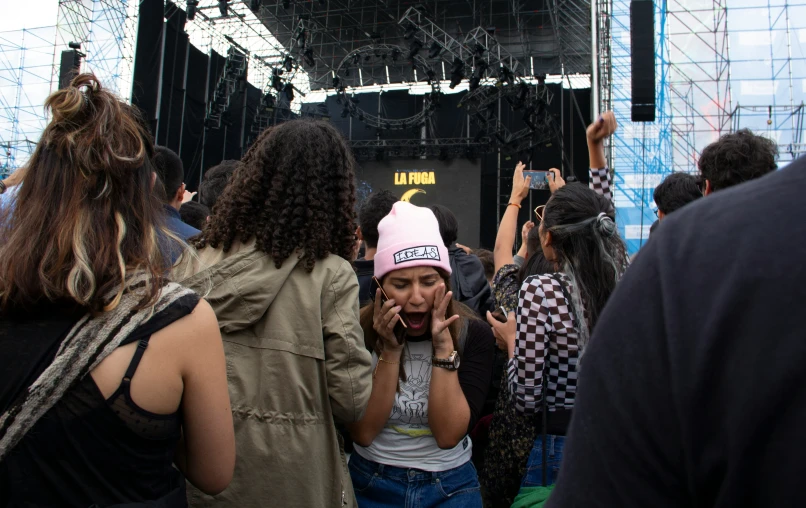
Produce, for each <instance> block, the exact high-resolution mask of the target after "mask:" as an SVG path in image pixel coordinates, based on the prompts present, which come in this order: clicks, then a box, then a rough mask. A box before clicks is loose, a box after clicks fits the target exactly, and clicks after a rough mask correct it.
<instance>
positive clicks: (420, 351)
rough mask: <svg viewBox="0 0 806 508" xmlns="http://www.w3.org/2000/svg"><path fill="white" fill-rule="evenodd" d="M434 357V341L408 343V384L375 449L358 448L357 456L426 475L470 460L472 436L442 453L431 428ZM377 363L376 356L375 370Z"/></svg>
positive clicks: (405, 362)
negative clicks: (423, 472) (429, 403)
mask: <svg viewBox="0 0 806 508" xmlns="http://www.w3.org/2000/svg"><path fill="white" fill-rule="evenodd" d="M431 355H432V346H431V341H430V340H424V341H421V342H407V343H406V350H405V354H404V355H403V357H402V358H403V367H404V368H405V370H406V381H405V382H403V381H401V382H400V391H399V392H398V393H397V394H396V395H395V403H394V405H393V406H392V414H391V415H390V416H389V421H387V422H386V426H385V427H384V428H383V430H381V432H380V434H378V436H377V437H376V438H375V440H374V441H373V442H372V444H371V445H369V446H368V447H366V448H365V447H363V446H359V445H358V444H355V445H354V446H355V452H356V453H358V454H359V455H361V456H362V457H364V458H365V459H367V460H372V461H374V462H377V463H379V464H384V465H387V466H394V467H400V468H415V469H421V470H423V471H447V470H448V469H453V468H455V467H458V466H461V465H462V464H464V463H465V462H467V461H468V460H470V456H471V452H472V451H473V444H472V442H471V441H470V436H465V437H464V439H462V441H460V442H459V444H458V445H456V446H455V447H454V448H451V449H450V450H442V449H440V447H439V446H437V441H436V439H434V436H433V434H432V433H431V429H430V427H429V426H428V391H429V389H430V387H431ZM377 362H378V357H377V355H375V354H374V353H373V355H372V366H373V368H374V367H375V364H376V363H377Z"/></svg>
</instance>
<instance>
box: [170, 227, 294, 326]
mask: <svg viewBox="0 0 806 508" xmlns="http://www.w3.org/2000/svg"><path fill="white" fill-rule="evenodd" d="M299 258H300V255H299V253H294V254H292V255H291V256H289V258H288V259H286V260H285V262H283V264H282V266H280V268H277V267H275V266H274V260H273V259H272V258H271V256H270V255H268V254H266V253H265V252H261V251H259V250H256V249H255V241H254V240H252V241H250V242H247V243H246V244H240V243H236V244H234V245H233V246H232V248H230V251H229V252H224V251H223V249H222V248H217V249H214V248H211V247H207V248H205V249H202V250H201V251H199V252H198V256H192V255H189V254H188V253H185V255H183V256H182V258H181V259H180V260H179V262H178V263H177V265H176V266H175V267H174V270H173V278H174V280H176V281H177V282H179V283H180V284H182V285H184V286H187V287H189V288H191V289H193V290H194V291H196V292H197V293H199V294H200V295H201V296H202V297H203V298H204V299H206V300H207V302H208V303H209V304H210V306H212V307H213V310H214V311H215V314H216V317H217V318H218V325H219V328H221V331H222V332H224V333H232V332H236V331H239V330H243V329H246V328H249V327H251V326H253V325H254V324H256V323H257V322H258V321H259V320H260V319H261V318H262V317H263V315H264V314H266V311H267V310H268V309H269V307H271V304H272V303H273V302H274V299H275V298H276V297H277V294H278V293H279V292H280V288H282V287H283V284H285V282H286V280H287V279H288V277H289V276H290V275H291V273H292V272H293V271H294V269H295V268H296V267H297V264H299Z"/></svg>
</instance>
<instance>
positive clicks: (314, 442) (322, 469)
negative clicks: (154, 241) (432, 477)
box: [174, 120, 371, 507]
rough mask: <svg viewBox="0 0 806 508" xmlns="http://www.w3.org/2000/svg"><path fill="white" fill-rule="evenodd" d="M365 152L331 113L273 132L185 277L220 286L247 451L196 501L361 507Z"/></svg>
mask: <svg viewBox="0 0 806 508" xmlns="http://www.w3.org/2000/svg"><path fill="white" fill-rule="evenodd" d="M354 165H355V162H354V160H353V157H352V154H351V152H350V150H349V148H348V147H347V144H346V143H345V141H344V139H343V138H342V136H341V135H340V134H339V132H338V131H337V130H336V129H335V128H334V127H333V126H332V125H330V124H329V123H326V122H322V121H304V120H295V121H291V122H286V123H283V124H281V125H279V126H277V127H272V128H270V129H268V130H266V131H264V132H263V133H262V134H261V136H260V137H259V138H258V139H257V141H256V142H255V144H254V145H253V146H252V148H251V149H250V150H249V152H247V154H246V156H245V157H244V159H243V163H242V164H241V165H240V166H239V167H238V168H237V169H236V170H235V172H234V174H233V175H232V180H231V182H230V184H229V185H228V186H227V188H226V189H225V190H224V192H223V194H222V195H221V197H220V198H219V200H218V202H217V203H216V208H215V214H214V215H213V216H212V217H211V218H210V222H208V223H207V224H206V225H205V227H204V230H203V231H202V234H201V236H199V237H197V239H196V240H195V245H196V247H197V248H198V249H199V250H198V257H193V256H190V255H187V254H186V255H185V257H184V258H183V259H180V261H179V263H178V264H177V266H176V267H175V271H174V278H175V279H176V280H179V281H182V283H183V284H185V285H187V286H189V287H191V288H194V289H197V290H198V291H199V292H202V293H205V294H207V295H208V299H209V300H210V302H211V303H212V305H213V309H214V310H215V313H216V316H217V317H218V320H219V325H220V327H221V332H222V337H223V339H224V350H225V352H226V355H227V367H228V369H227V371H228V376H229V386H230V397H231V399H232V414H233V419H234V422H235V438H236V445H237V460H236V463H235V476H234V478H233V481H232V484H231V485H230V486H229V488H228V489H227V490H225V491H224V492H223V493H221V494H220V495H218V496H216V497H215V498H211V497H208V496H205V495H203V494H201V493H198V492H194V493H192V494H191V496H190V497H191V504H192V505H193V506H208V505H217V506H218V505H222V504H223V505H229V506H238V507H263V506H267V505H271V506H305V507H307V506H317V507H330V506H332V507H342V506H355V496H354V494H353V488H352V483H351V482H350V476H349V473H348V471H347V465H346V464H347V463H346V460H345V456H344V452H343V447H342V445H341V440H340V438H339V437H338V434H337V432H336V427H335V425H334V417H335V419H336V420H337V421H339V422H343V423H348V422H354V421H356V420H358V419H360V418H361V416H362V415H363V413H364V409H365V408H366V405H367V402H368V400H369V395H370V389H371V373H370V354H369V352H368V351H367V350H366V348H364V343H363V334H362V333H361V326H360V325H359V317H358V282H357V280H356V277H355V272H354V271H353V269H352V266H351V264H350V262H349V261H348V260H349V259H351V257H352V255H353V251H354V247H355V227H354V224H353V208H354V203H355V186H354V183H353V179H354Z"/></svg>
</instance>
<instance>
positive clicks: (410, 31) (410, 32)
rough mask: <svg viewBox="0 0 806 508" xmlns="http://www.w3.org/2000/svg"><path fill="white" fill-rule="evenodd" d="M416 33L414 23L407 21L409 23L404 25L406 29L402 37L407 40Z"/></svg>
mask: <svg viewBox="0 0 806 508" xmlns="http://www.w3.org/2000/svg"><path fill="white" fill-rule="evenodd" d="M416 33H417V27H416V26H415V25H414V23H411V22H409V24H408V25H406V31H405V32H404V33H403V38H404V39H406V40H409V39H411V38H413V37H414V35H415V34H416Z"/></svg>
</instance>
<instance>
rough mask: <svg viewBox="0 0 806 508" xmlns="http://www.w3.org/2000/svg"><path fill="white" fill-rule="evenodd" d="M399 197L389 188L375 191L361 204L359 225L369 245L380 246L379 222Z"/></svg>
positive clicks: (370, 246) (369, 246)
mask: <svg viewBox="0 0 806 508" xmlns="http://www.w3.org/2000/svg"><path fill="white" fill-rule="evenodd" d="M397 201H398V199H397V198H396V197H395V195H394V194H392V193H391V192H389V191H388V190H379V191H376V192H373V193H372V194H370V195H369V197H368V198H367V199H366V201H364V204H363V205H361V209H360V210H359V211H358V225H359V226H360V227H361V237H362V238H363V239H364V242H366V244H367V247H368V248H370V249H374V248H376V247H378V223H379V222H381V219H383V218H384V217H386V216H387V215H389V212H391V211H392V207H393V206H395V203H397Z"/></svg>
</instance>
